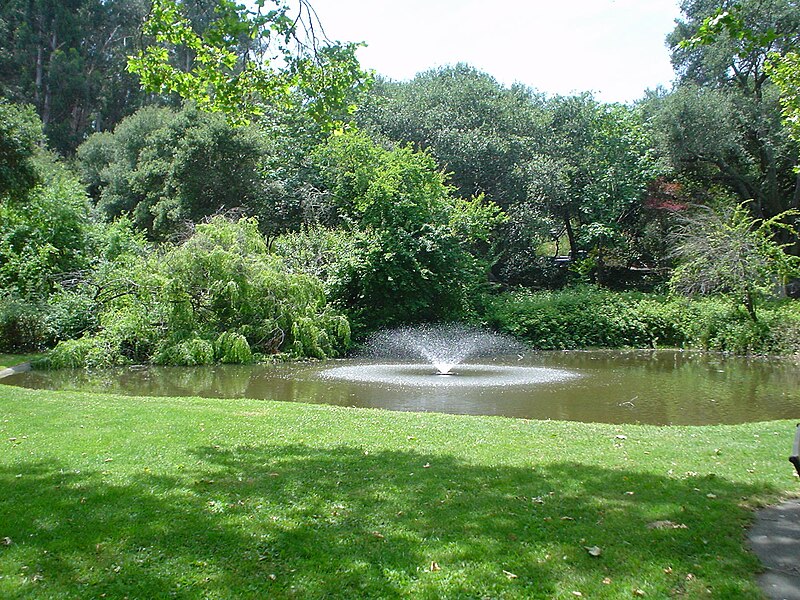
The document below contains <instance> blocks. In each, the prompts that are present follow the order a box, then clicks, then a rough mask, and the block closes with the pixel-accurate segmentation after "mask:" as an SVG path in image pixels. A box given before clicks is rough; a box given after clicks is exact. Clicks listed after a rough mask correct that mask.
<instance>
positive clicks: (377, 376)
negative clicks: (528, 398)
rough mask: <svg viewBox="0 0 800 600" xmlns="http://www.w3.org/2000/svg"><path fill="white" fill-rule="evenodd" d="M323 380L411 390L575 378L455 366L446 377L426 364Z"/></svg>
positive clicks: (327, 374) (358, 368)
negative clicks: (411, 387)
mask: <svg viewBox="0 0 800 600" xmlns="http://www.w3.org/2000/svg"><path fill="white" fill-rule="evenodd" d="M320 377H322V378H323V379H336V380H347V381H355V382H361V383H382V384H389V385H398V386H413V387H420V386H425V387H476V386H480V387H492V386H495V387H496V386H521V385H536V384H544V383H557V382H561V381H567V380H570V379H575V378H577V377H579V375H578V374H576V373H573V372H571V371H567V370H564V369H550V368H546V367H525V366H507V365H472V364H470V365H465V364H462V365H456V366H454V367H453V369H452V371H451V372H450V373H448V374H440V373H437V371H436V368H435V367H433V366H431V365H429V364H388V363H387V364H366V365H347V366H344V367H334V368H333V369H326V370H324V371H322V372H320Z"/></svg>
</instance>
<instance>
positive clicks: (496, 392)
mask: <svg viewBox="0 0 800 600" xmlns="http://www.w3.org/2000/svg"><path fill="white" fill-rule="evenodd" d="M383 362H385V361H383ZM480 364H481V366H480V367H479V366H478V365H472V366H470V365H466V366H464V367H462V370H463V374H462V375H459V374H456V375H453V376H452V377H454V378H456V377H462V376H463V377H468V376H469V372H470V369H474V370H475V372H480V373H481V374H482V375H481V377H483V374H484V373H487V372H490V371H492V369H495V370H497V371H498V372H506V371H508V372H511V371H512V370H513V369H521V370H525V369H531V370H536V371H542V372H545V371H547V370H548V369H556V370H557V371H553V372H554V373H555V372H557V373H560V374H562V375H563V374H568V376H559V377H555V378H554V380H552V381H549V380H547V378H544V380H542V379H540V378H536V377H534V378H533V379H532V380H529V381H522V382H521V383H515V382H514V381H511V382H510V383H508V382H507V383H506V384H503V385H499V384H498V385H492V384H486V383H485V382H484V383H483V384H474V385H473V384H469V385H453V384H452V381H453V380H450V383H449V384H445V381H447V378H446V377H445V378H444V379H439V380H438V381H437V380H436V377H437V376H435V375H431V376H430V377H431V379H430V380H424V381H422V383H420V381H416V382H415V383H413V384H409V383H408V381H406V382H405V383H402V382H398V381H378V382H376V381H353V380H349V379H338V378H333V377H330V376H328V375H327V374H326V372H328V371H330V370H331V369H338V368H340V367H343V366H347V367H352V366H358V367H360V366H364V367H365V368H369V363H368V362H366V361H353V360H347V361H329V362H323V363H301V364H283V365H277V366H268V365H256V366H233V365H231V366H214V367H191V368H179V367H148V368H142V367H129V368H120V369H112V370H107V371H96V372H91V373H87V372H85V371H72V370H62V371H53V372H36V371H34V372H31V373H22V374H18V375H13V376H11V377H7V378H6V379H3V380H2V383H5V384H12V385H20V386H24V387H31V388H42V389H70V390H84V391H94V392H113V393H121V394H128V395H134V396H138V395H142V396H145V395H147V396H205V397H223V398H263V399H270V400H282V401H291V402H311V403H321V404H335V405H340V406H360V407H376V408H387V409H391V410H404V411H434V412H447V413H454V414H473V415H504V416H509V417H520V418H528V419H562V420H572V421H585V422H605V423H648V424H655V425H668V424H675V425H706V424H714V423H742V422H747V421H763V420H772V419H792V418H799V417H800V366H799V365H798V363H797V362H796V361H792V360H786V359H770V360H767V359H756V358H754V359H747V358H741V357H725V356H719V355H707V354H700V353H692V352H678V351H663V350H662V351H626V352H607V351H592V352H558V353H534V354H530V355H528V356H526V357H524V358H522V359H519V358H518V357H506V358H497V359H488V360H487V359H481V360H480ZM403 368H405V369H408V368H409V367H408V366H407V365H406V366H404V367H403ZM426 368H427V367H421V369H422V372H421V373H420V377H423V376H425V373H424V370H425V369H426ZM456 371H458V369H456ZM439 377H441V376H439ZM456 381H457V382H458V383H460V382H466V379H462V380H456ZM439 382H441V383H439Z"/></svg>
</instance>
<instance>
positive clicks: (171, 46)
mask: <svg viewBox="0 0 800 600" xmlns="http://www.w3.org/2000/svg"><path fill="white" fill-rule="evenodd" d="M266 5H274V7H273V8H271V9H270V10H265V6H266ZM255 6H256V9H255V10H254V11H253V10H250V9H248V8H247V7H246V6H244V5H240V4H237V3H236V2H234V1H233V0H217V3H216V8H215V18H214V20H213V21H212V23H211V24H210V25H209V26H208V27H207V28H206V29H205V30H204V31H203V32H202V33H198V32H197V31H196V29H195V28H194V27H193V25H192V23H191V21H190V20H189V19H188V18H187V17H186V16H185V14H184V13H183V10H182V7H181V4H180V3H179V2H177V0H153V6H152V10H151V12H150V16H149V17H148V19H147V21H146V22H145V24H144V27H143V33H144V34H145V35H146V36H148V37H149V38H150V39H151V40H152V43H150V44H149V45H147V46H146V47H145V48H143V49H141V50H140V51H139V52H138V53H137V54H135V55H133V56H131V57H130V58H129V60H128V69H129V70H130V71H131V72H133V73H136V74H137V75H138V76H139V77H140V78H141V82H142V86H143V87H144V88H145V89H147V90H148V91H150V92H154V93H159V94H165V93H175V94H177V95H178V96H180V97H181V98H183V99H184V100H192V101H193V102H195V103H196V104H197V106H198V107H199V108H201V109H203V110H207V111H211V112H222V113H224V114H225V115H226V117H227V118H228V119H229V120H230V121H231V122H233V123H236V124H242V123H247V122H248V121H249V120H250V119H252V118H253V117H258V116H260V115H262V114H264V112H265V111H264V107H265V105H278V106H282V105H283V106H287V107H288V106H291V105H293V104H296V103H297V102H298V101H300V102H301V103H302V105H303V106H304V107H305V110H306V111H307V112H308V113H309V114H310V115H312V116H313V117H314V118H315V119H317V120H318V121H319V122H321V123H326V124H328V125H329V126H333V125H334V123H335V122H336V119H337V118H338V116H340V115H342V114H343V113H347V112H350V111H352V110H354V106H353V104H352V102H353V97H354V93H356V92H357V91H359V90H360V89H362V88H363V87H364V86H365V85H367V83H368V80H369V78H368V77H367V76H366V74H365V73H364V72H363V71H362V70H361V68H360V66H359V63H358V60H357V59H356V57H355V50H356V48H357V47H358V44H352V43H347V44H340V43H338V42H337V43H326V44H320V43H319V40H318V39H317V38H316V34H315V31H314V28H313V20H312V21H311V23H309V22H308V19H309V18H311V17H310V15H313V14H314V13H313V11H312V10H311V9H310V7H309V6H308V5H307V3H306V2H305V1H304V0H301V2H300V11H301V14H300V15H299V16H298V17H297V18H292V17H291V16H290V15H289V6H288V4H286V3H285V2H284V1H283V0H257V1H256V2H255ZM304 24H305V33H307V34H308V36H309V37H310V39H309V40H308V41H303V40H301V39H300V32H299V30H298V28H299V27H301V26H303V25H304ZM179 55H180V56H185V57H186V56H188V57H193V58H191V59H187V60H186V61H183V62H184V63H188V68H187V67H186V64H179V61H178V60H176V57H177V56H179Z"/></svg>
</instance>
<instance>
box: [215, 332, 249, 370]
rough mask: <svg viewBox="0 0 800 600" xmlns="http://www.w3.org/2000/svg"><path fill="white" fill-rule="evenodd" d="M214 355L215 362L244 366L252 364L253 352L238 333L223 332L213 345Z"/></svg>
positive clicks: (245, 339)
mask: <svg viewBox="0 0 800 600" xmlns="http://www.w3.org/2000/svg"><path fill="white" fill-rule="evenodd" d="M214 354H215V356H216V357H217V360H219V362H221V363H225V364H239V365H246V364H249V363H251V362H253V351H252V350H250V344H248V343H247V338H245V337H244V336H243V335H242V334H240V333H232V332H230V331H223V332H222V333H221V334H219V337H218V338H217V341H216V342H215V343H214Z"/></svg>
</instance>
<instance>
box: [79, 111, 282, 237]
mask: <svg viewBox="0 0 800 600" xmlns="http://www.w3.org/2000/svg"><path fill="white" fill-rule="evenodd" d="M266 152H267V147H266V145H265V138H264V136H263V134H262V133H261V131H260V130H259V129H258V128H256V127H232V126H231V125H230V123H228V122H227V120H226V119H225V118H224V117H223V116H222V115H219V114H209V113H205V112H202V111H200V110H198V109H196V108H195V107H193V106H187V107H186V108H184V109H183V110H181V111H174V110H172V109H168V108H156V107H147V108H143V109H141V110H140V111H138V112H137V113H136V114H134V115H132V116H130V117H128V118H127V119H125V120H124V121H122V122H121V123H120V124H119V125H118V126H117V128H116V129H115V130H114V132H113V133H103V134H98V135H97V136H93V137H91V138H89V140H87V142H86V143H85V144H83V145H82V146H80V148H78V160H79V165H80V168H81V171H82V176H83V179H84V181H85V182H86V183H87V184H88V185H89V186H90V189H92V190H93V191H94V193H95V194H96V199H97V204H98V208H99V209H100V210H101V211H102V212H103V213H104V214H105V215H106V216H107V217H108V218H109V219H113V218H115V217H117V216H119V215H121V214H123V213H130V214H131V215H132V217H133V219H134V222H135V224H136V225H137V227H139V228H141V229H145V230H147V231H148V233H149V235H150V236H151V237H152V238H154V239H165V238H168V237H170V236H172V235H174V234H176V233H179V232H181V231H182V230H183V229H185V226H186V224H187V223H191V222H198V221H200V220H202V219H203V218H205V217H208V216H209V215H212V214H215V213H217V212H224V211H226V210H230V209H235V208H242V209H243V210H245V211H246V212H249V213H250V214H253V215H259V214H261V211H260V209H259V201H260V199H261V197H262V195H263V193H264V177H263V174H262V172H261V160H262V155H263V154H265V153H266ZM263 216H264V218H265V219H267V218H269V216H270V215H268V214H264V215H263Z"/></svg>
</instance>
